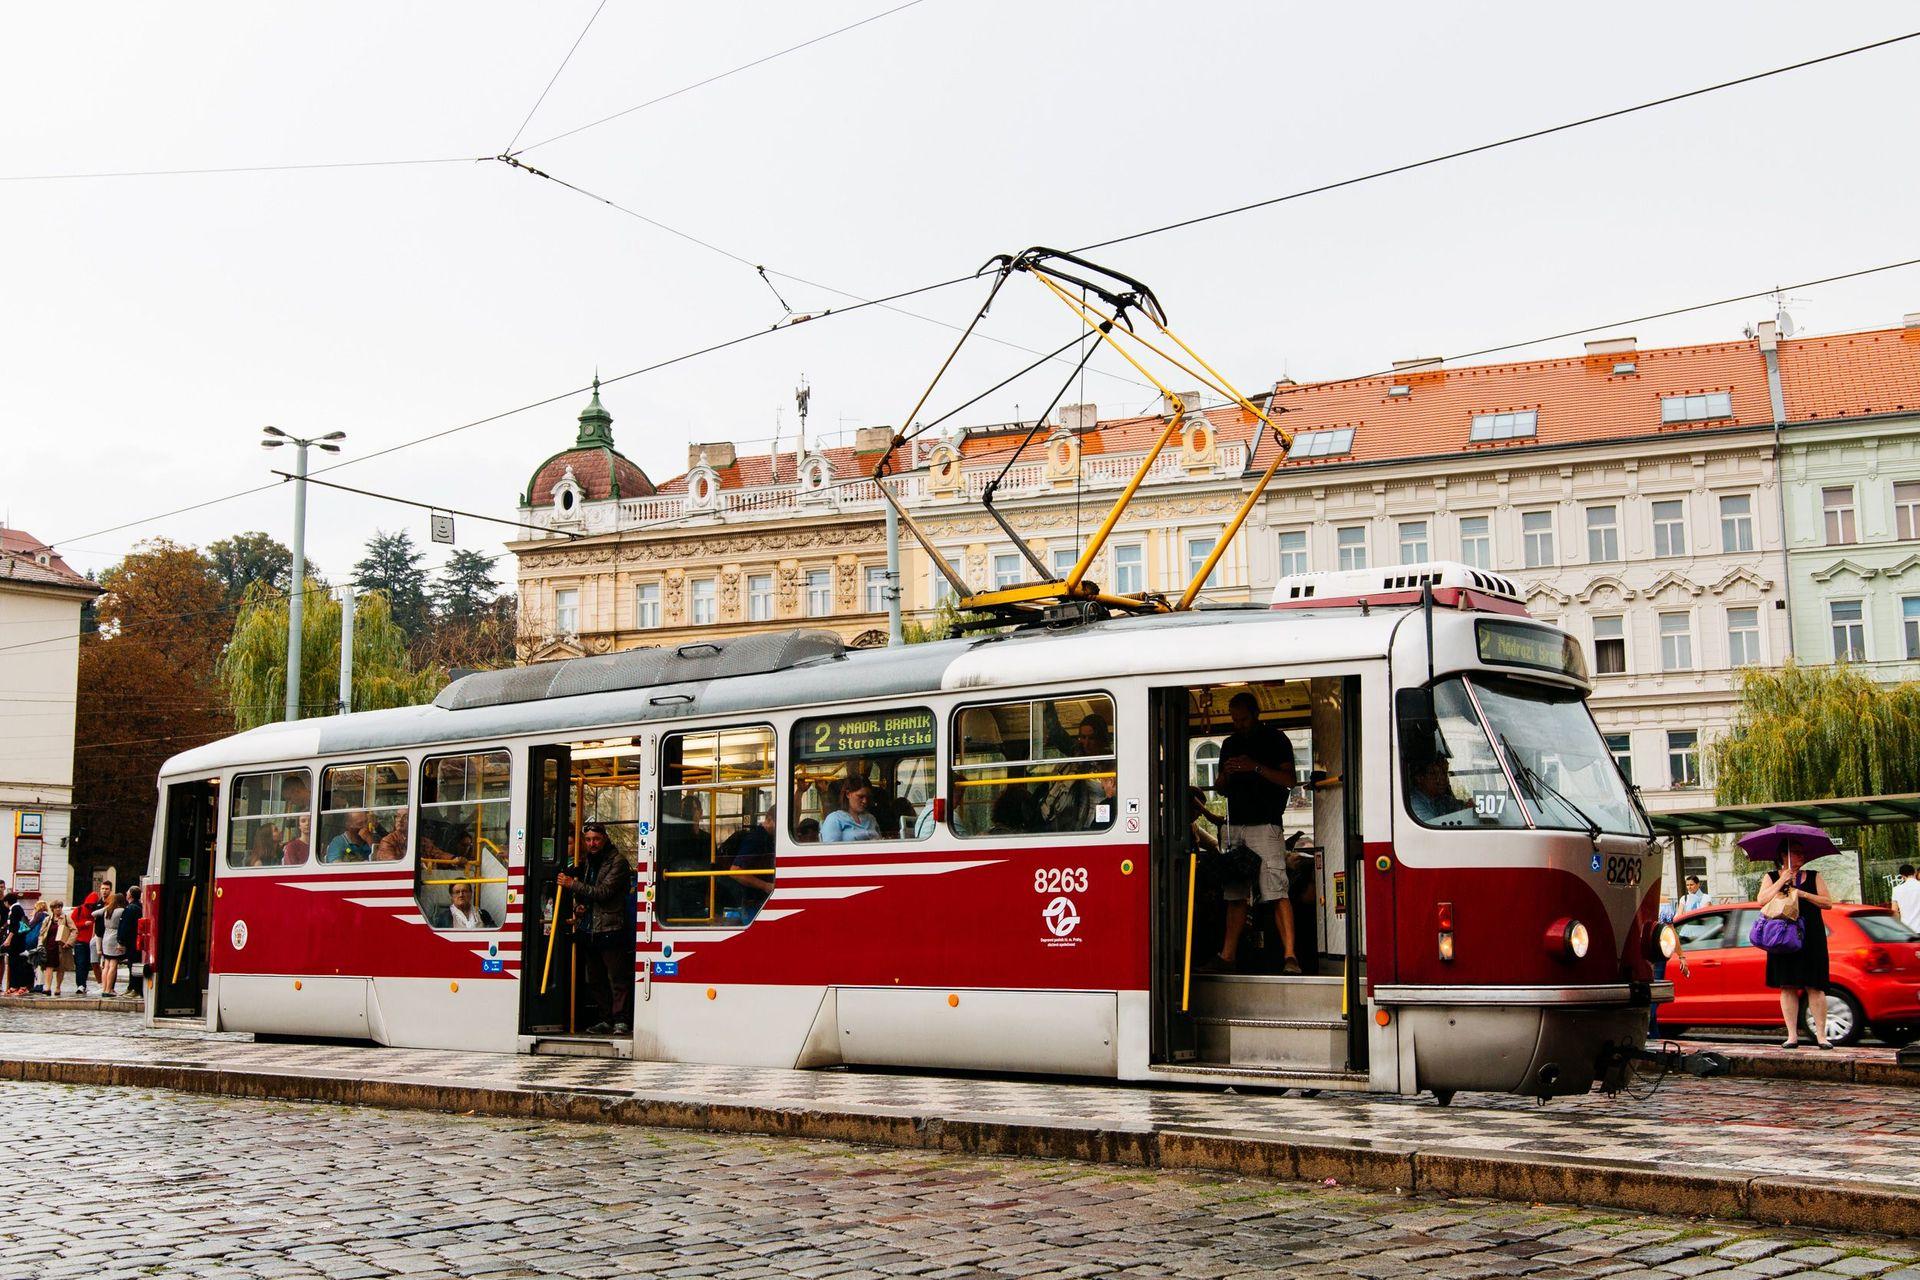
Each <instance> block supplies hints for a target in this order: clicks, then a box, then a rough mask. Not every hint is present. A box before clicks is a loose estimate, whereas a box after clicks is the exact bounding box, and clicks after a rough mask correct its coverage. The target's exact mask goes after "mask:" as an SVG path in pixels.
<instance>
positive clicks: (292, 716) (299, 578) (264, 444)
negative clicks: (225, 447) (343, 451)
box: [260, 427, 347, 720]
mask: <svg viewBox="0 0 1920 1280" xmlns="http://www.w3.org/2000/svg"><path fill="white" fill-rule="evenodd" d="M261 430H262V431H264V432H265V433H266V438H265V439H263V440H261V441H260V447H261V448H262V449H278V448H280V447H281V446H282V445H289V444H290V445H293V446H294V447H295V449H296V450H298V454H297V458H296V461H295V463H294V467H293V476H294V479H293V568H292V573H291V575H290V576H291V578H292V581H291V582H289V583H288V584H287V585H288V589H289V590H288V595H287V716H286V718H287V719H288V720H298V719H299V718H300V637H301V631H302V629H303V628H304V627H305V625H306V614H307V610H306V601H307V450H308V449H309V448H312V447H314V446H318V447H319V448H321V449H323V450H325V451H326V452H328V453H338V452H340V446H339V445H337V444H334V443H332V442H333V441H336V440H345V439H346V438H347V433H346V432H344V431H329V432H328V433H327V434H326V435H324V436H315V437H314V438H313V439H311V440H303V439H301V438H300V437H299V436H295V435H288V434H287V433H286V432H284V431H282V430H281V429H280V428H278V427H262V428H261Z"/></svg>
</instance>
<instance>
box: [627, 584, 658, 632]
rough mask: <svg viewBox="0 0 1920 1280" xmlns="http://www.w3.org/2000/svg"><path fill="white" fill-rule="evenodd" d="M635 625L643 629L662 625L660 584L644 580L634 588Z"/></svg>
mask: <svg viewBox="0 0 1920 1280" xmlns="http://www.w3.org/2000/svg"><path fill="white" fill-rule="evenodd" d="M633 625H634V626H636V627H638V628H639V629H640V630H642V631H646V630H648V629H650V628H652V627H657V626H659V625H660V584H659V583H657V582H643V583H641V584H640V585H638V586H636V587H635V588H634V589H633Z"/></svg>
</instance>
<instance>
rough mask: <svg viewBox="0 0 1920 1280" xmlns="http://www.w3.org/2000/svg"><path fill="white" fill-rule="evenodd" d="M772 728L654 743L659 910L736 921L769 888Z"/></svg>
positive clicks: (676, 918) (683, 920) (672, 915)
mask: <svg viewBox="0 0 1920 1280" xmlns="http://www.w3.org/2000/svg"><path fill="white" fill-rule="evenodd" d="M773 741H774V740H773V730H772V729H770V728H765V727H754V728H745V729H707V730H702V731H699V732H695V733H675V734H669V735H668V736H667V738H666V740H665V741H664V742H662V743H661V745H660V832H659V849H660V858H659V863H658V867H659V876H660V891H659V912H660V919H661V920H662V921H663V922H665V923H667V924H677V925H695V926H698V925H720V926H728V925H731V926H739V925H743V924H746V923H747V922H748V921H750V920H752V919H753V917H754V916H755V915H757V914H758V913H759V911H760V908H761V906H762V905H764V904H765V902H766V900H767V896H768V895H769V894H771V893H772V892H773V878H774V859H773V848H774V846H773V824H774V803H773V801H774V774H773V769H774V760H773V755H774V745H773Z"/></svg>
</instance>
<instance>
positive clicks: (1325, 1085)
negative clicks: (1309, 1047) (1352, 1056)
mask: <svg viewBox="0 0 1920 1280" xmlns="http://www.w3.org/2000/svg"><path fill="white" fill-rule="evenodd" d="M1147 1070H1149V1071H1151V1072H1153V1073H1155V1074H1156V1075H1161V1076H1166V1077H1168V1078H1170V1079H1186V1080H1202V1079H1204V1080H1219V1081H1222V1082H1226V1083H1233V1084H1263V1085H1272V1086H1275V1087H1279V1088H1289V1089H1364V1088H1366V1087H1367V1073H1366V1072H1364V1071H1339V1070H1325V1069H1321V1070H1300V1069H1297V1068H1295V1069H1289V1068H1285V1067H1257V1066H1230V1065H1227V1064H1225V1063H1219V1062H1156V1063H1155V1064H1153V1065H1152V1066H1151V1067H1148V1068H1147Z"/></svg>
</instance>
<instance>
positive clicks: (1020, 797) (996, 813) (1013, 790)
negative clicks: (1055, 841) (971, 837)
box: [987, 782, 1042, 836]
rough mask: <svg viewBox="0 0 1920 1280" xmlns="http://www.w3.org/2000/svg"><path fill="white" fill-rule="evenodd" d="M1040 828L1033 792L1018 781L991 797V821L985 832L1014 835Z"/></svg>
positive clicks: (996, 834)
mask: <svg viewBox="0 0 1920 1280" xmlns="http://www.w3.org/2000/svg"><path fill="white" fill-rule="evenodd" d="M1041 829H1042V827H1041V818H1040V812H1039V810H1038V808H1037V807H1036V806H1035V805H1034V803H1033V793H1032V792H1031V791H1029V790H1027V789H1026V787H1024V786H1023V785H1021V784H1020V783H1018V782H1015V783H1012V784H1010V785H1008V786H1006V787H1003V788H1001V790H1000V794H999V795H997V796H995V797H994V798H993V814H992V821H991V824H990V825H989V826H988V827H987V834H988V835H990V836H1014V835H1020V834H1022V833H1024V832H1028V831H1039V830H1041Z"/></svg>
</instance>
